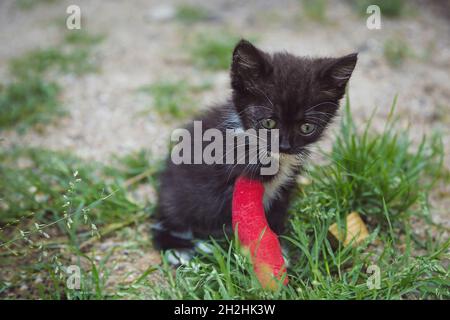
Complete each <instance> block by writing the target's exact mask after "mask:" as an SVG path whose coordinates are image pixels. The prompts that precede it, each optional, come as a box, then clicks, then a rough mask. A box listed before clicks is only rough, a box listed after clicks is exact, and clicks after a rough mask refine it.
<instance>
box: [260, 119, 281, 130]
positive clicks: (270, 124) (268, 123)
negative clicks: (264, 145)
mask: <svg viewBox="0 0 450 320" xmlns="http://www.w3.org/2000/svg"><path fill="white" fill-rule="evenodd" d="M261 125H262V126H263V127H264V128H266V129H273V128H275V126H276V125H277V122H276V121H275V120H273V119H270V118H268V119H263V120H261Z"/></svg>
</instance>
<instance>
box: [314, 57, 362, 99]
mask: <svg viewBox="0 0 450 320" xmlns="http://www.w3.org/2000/svg"><path fill="white" fill-rule="evenodd" d="M357 60H358V53H352V54H349V55H346V56H343V57H341V58H336V59H332V60H331V62H330V63H329V64H327V65H326V66H325V68H324V69H323V70H322V72H321V78H322V79H321V80H322V83H323V85H324V86H325V88H324V89H325V91H326V92H328V93H330V94H334V95H337V96H338V99H340V98H341V97H342V96H343V95H344V93H345V86H346V85H347V82H348V80H349V79H350V77H351V75H352V73H353V70H354V69H355V66H356V62H357Z"/></svg>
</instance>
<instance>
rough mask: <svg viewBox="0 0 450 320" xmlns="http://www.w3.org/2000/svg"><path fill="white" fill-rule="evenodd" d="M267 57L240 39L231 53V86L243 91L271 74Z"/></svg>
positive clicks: (270, 66)
mask: <svg viewBox="0 0 450 320" xmlns="http://www.w3.org/2000/svg"><path fill="white" fill-rule="evenodd" d="M269 60H270V58H269V56H268V55H267V54H266V53H264V52H263V51H261V50H259V49H258V48H256V47H255V46H254V45H253V44H251V43H250V42H249V41H247V40H244V39H242V40H241V41H239V43H238V44H237V45H236V47H235V48H234V51H233V61H232V63H231V86H232V88H233V89H245V88H246V87H247V85H251V84H252V82H256V81H257V80H258V79H261V78H263V77H266V76H267V75H269V74H270V73H271V72H272V65H271V64H270V61H269Z"/></svg>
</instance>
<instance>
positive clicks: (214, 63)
mask: <svg viewBox="0 0 450 320" xmlns="http://www.w3.org/2000/svg"><path fill="white" fill-rule="evenodd" d="M193 41H194V43H193V45H192V47H191V50H190V54H191V59H192V61H193V63H194V64H195V65H196V66H198V67H200V68H202V69H207V70H213V71H217V70H227V69H228V68H229V67H230V64H231V54H232V52H233V49H234V46H235V45H236V43H237V42H238V41H239V38H238V37H236V36H233V35H231V34H229V33H226V32H222V33H214V34H206V33H202V34H198V35H197V36H196V37H195V38H194V40H193Z"/></svg>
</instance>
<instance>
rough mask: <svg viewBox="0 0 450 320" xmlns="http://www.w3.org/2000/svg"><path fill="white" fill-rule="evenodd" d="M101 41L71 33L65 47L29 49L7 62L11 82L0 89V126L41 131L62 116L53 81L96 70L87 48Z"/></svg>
mask: <svg viewBox="0 0 450 320" xmlns="http://www.w3.org/2000/svg"><path fill="white" fill-rule="evenodd" d="M101 39H102V37H100V36H93V35H89V34H87V33H84V32H78V31H74V32H70V33H68V34H67V36H66V39H65V44H66V46H61V47H59V48H48V49H37V50H33V51H30V52H28V53H26V54H24V55H23V56H21V57H18V58H15V59H13V60H11V61H10V64H9V72H10V76H11V80H10V82H9V83H7V84H5V85H3V86H0V116H1V118H0V127H1V128H11V127H15V128H17V129H18V130H19V132H24V131H25V130H26V129H28V128H29V127H31V126H34V125H37V124H39V125H41V128H42V126H43V125H45V124H47V123H49V122H50V121H51V120H53V119H55V118H56V117H58V116H60V115H63V114H64V112H63V111H62V110H61V108H60V103H59V101H58V95H59V92H60V89H59V86H58V84H57V81H56V80H55V78H57V76H58V75H59V74H61V73H72V74H75V75H77V76H79V75H82V74H85V73H88V72H94V71H96V70H97V67H96V64H95V63H94V61H93V60H92V57H91V46H92V45H94V44H96V43H98V42H99V41H101Z"/></svg>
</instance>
